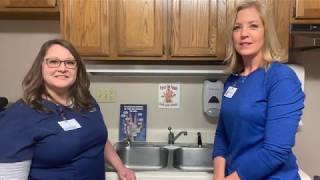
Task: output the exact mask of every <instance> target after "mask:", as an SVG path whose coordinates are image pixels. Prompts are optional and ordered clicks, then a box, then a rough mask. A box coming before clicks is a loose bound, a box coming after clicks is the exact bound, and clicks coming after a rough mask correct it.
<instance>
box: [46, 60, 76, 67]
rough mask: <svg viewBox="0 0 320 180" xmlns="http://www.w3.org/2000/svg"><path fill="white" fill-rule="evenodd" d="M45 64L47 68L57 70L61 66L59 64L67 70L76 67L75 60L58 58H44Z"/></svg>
mask: <svg viewBox="0 0 320 180" xmlns="http://www.w3.org/2000/svg"><path fill="white" fill-rule="evenodd" d="M45 61H46V64H47V66H48V67H49V68H57V67H59V66H60V65H61V63H63V64H64V66H65V67H66V68H68V69H75V68H76V67H77V61H76V60H69V59H68V60H64V61H62V60H60V59H58V58H46V59H45Z"/></svg>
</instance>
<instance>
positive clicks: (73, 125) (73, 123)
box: [58, 119, 81, 131]
mask: <svg viewBox="0 0 320 180" xmlns="http://www.w3.org/2000/svg"><path fill="white" fill-rule="evenodd" d="M58 124H59V125H60V126H61V128H62V129H63V130H64V131H70V130H75V129H79V128H81V125H80V124H79V123H78V121H77V120H76V119H68V120H64V121H59V122H58Z"/></svg>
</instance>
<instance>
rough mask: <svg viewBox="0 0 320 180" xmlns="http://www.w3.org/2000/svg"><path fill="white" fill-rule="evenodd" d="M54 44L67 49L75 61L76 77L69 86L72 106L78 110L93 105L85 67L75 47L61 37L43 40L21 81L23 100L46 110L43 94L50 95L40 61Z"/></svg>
mask: <svg viewBox="0 0 320 180" xmlns="http://www.w3.org/2000/svg"><path fill="white" fill-rule="evenodd" d="M54 44H57V45H60V46H62V47H64V48H66V49H68V50H69V52H70V53H71V54H72V56H73V57H74V58H75V60H76V61H77V77H76V80H75V82H74V84H73V85H72V86H71V88H70V96H71V98H72V99H73V100H74V101H73V103H74V104H73V105H74V106H73V108H74V109H76V110H78V111H79V110H80V109H81V108H84V109H89V108H90V107H91V106H92V105H93V99H92V96H91V94H90V91H89V87H90V81H89V78H88V75H87V72H86V69H85V65H84V63H83V61H82V60H81V57H80V54H79V53H78V52H77V50H76V49H75V47H74V46H73V45H72V44H71V43H70V42H68V41H66V40H63V39H52V40H49V41H47V42H45V43H44V44H43V45H42V46H41V48H40V51H39V53H38V55H37V57H36V59H35V60H34V62H33V64H32V66H31V68H30V70H29V71H28V73H27V74H26V76H25V77H24V79H23V81H22V87H23V91H24V93H23V101H24V102H25V103H26V104H27V105H29V106H31V107H32V108H34V109H36V110H38V111H41V112H45V111H47V109H46V108H45V107H44V106H43V104H42V101H43V96H47V97H50V98H52V97H51V96H50V94H49V93H48V92H47V90H46V88H45V83H44V79H43V74H42V63H43V61H44V57H45V55H46V53H47V51H48V49H49V48H50V47H51V46H52V45H54Z"/></svg>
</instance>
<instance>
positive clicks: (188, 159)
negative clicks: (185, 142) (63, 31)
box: [173, 144, 213, 171]
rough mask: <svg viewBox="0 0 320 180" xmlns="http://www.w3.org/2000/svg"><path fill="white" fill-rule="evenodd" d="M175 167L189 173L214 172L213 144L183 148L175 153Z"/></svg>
mask: <svg viewBox="0 0 320 180" xmlns="http://www.w3.org/2000/svg"><path fill="white" fill-rule="evenodd" d="M173 167H174V168H178V169H181V170H187V171H213V166H212V144H206V145H204V146H203V147H197V146H196V145H193V146H192V145H190V146H181V147H180V148H177V149H175V150H174V151H173Z"/></svg>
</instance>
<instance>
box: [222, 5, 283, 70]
mask: <svg viewBox="0 0 320 180" xmlns="http://www.w3.org/2000/svg"><path fill="white" fill-rule="evenodd" d="M250 7H254V8H255V9H256V10H257V11H258V12H259V14H260V19H261V21H262V23H263V26H264V32H265V33H264V45H263V57H264V62H263V63H262V64H261V65H260V66H261V67H264V68H267V67H268V66H269V64H270V63H271V62H273V61H278V62H286V61H287V51H286V50H285V49H282V48H281V45H280V43H279V40H278V37H277V33H276V30H275V27H274V24H273V19H272V17H270V16H268V14H270V13H268V9H267V8H266V5H265V4H264V3H262V2H260V1H257V0H247V1H243V2H241V3H240V4H239V5H238V6H237V7H236V8H235V9H234V11H233V14H232V16H231V21H230V24H229V26H228V29H227V33H229V34H227V40H226V41H227V47H226V48H227V49H226V51H227V52H226V59H225V62H226V63H227V69H226V71H227V72H230V73H239V72H241V71H242V70H243V69H244V64H243V61H242V57H241V55H240V54H239V53H238V52H237V51H236V49H235V47H234V44H233V39H232V37H233V36H232V34H233V26H234V24H235V21H236V18H237V14H238V12H239V11H241V10H243V9H246V8H250Z"/></svg>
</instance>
